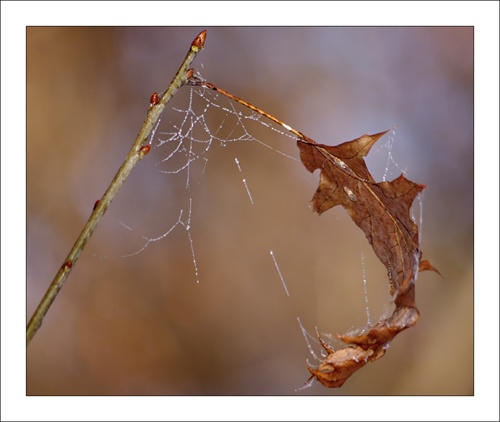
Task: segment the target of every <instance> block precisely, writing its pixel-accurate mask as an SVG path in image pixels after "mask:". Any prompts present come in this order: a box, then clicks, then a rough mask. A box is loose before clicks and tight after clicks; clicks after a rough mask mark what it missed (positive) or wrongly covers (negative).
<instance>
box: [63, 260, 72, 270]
mask: <svg viewBox="0 0 500 422" xmlns="http://www.w3.org/2000/svg"><path fill="white" fill-rule="evenodd" d="M72 266H73V261H66V262H65V263H64V269H65V270H69V269H70V268H71V267H72Z"/></svg>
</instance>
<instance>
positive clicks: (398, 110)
mask: <svg viewBox="0 0 500 422" xmlns="http://www.w3.org/2000/svg"><path fill="white" fill-rule="evenodd" d="M203 29H207V31H208V32H207V41H206V46H205V50H204V51H203V52H201V53H200V54H199V55H198V57H197V59H196V61H195V63H194V65H195V67H196V68H197V69H198V70H200V71H201V72H202V74H203V76H204V77H205V78H206V79H207V80H209V81H211V82H212V83H214V84H215V85H217V86H220V87H221V88H224V89H226V90H228V91H230V92H232V93H233V94H235V95H237V96H239V97H241V98H243V99H245V100H247V101H249V102H252V103H254V104H255V105H257V106H259V107H260V108H262V109H264V110H266V111H268V112H270V113H272V114H274V115H275V116H277V117H279V118H280V119H282V120H283V121H285V122H286V123H287V124H289V125H291V126H293V127H294V128H296V129H297V130H300V131H301V132H303V133H305V134H306V135H308V136H309V137H311V138H313V139H314V140H316V141H317V142H321V143H328V144H338V143H340V142H344V141H348V140H352V139H354V138H356V137H358V136H360V135H362V134H364V133H367V132H371V133H376V132H380V131H383V130H387V129H391V128H393V127H395V126H397V129H396V132H395V135H391V136H389V135H386V137H384V138H382V139H381V140H380V141H379V142H378V145H376V146H375V147H374V148H373V150H372V151H371V153H370V156H369V157H368V160H367V162H368V166H369V169H370V170H371V172H372V174H373V175H374V177H375V179H377V180H381V179H382V177H383V176H384V174H385V173H386V169H387V170H388V171H387V179H389V180H390V179H393V178H395V177H397V176H399V174H400V171H401V170H404V171H406V175H407V177H408V178H409V179H411V180H413V181H415V182H418V183H423V184H425V185H427V186H428V188H427V189H426V190H425V192H424V194H423V200H422V210H423V211H422V223H423V226H422V242H421V247H422V250H423V254H424V255H423V258H424V259H430V260H431V262H432V264H433V265H434V266H436V267H437V268H438V269H439V270H440V271H441V273H442V275H443V278H441V277H439V276H438V275H437V274H435V273H431V272H424V273H421V274H420V276H419V278H418V281H417V289H416V292H417V305H418V308H419V310H420V319H419V321H418V323H417V325H416V326H415V327H413V328H411V329H409V330H407V331H405V332H403V333H402V334H400V335H399V336H397V337H396V339H395V340H394V342H393V343H392V344H391V346H390V348H389V350H388V352H387V354H386V355H385V356H384V357H383V358H382V359H380V360H378V361H377V362H374V363H371V364H369V365H367V366H365V367H364V368H363V369H361V370H360V371H359V372H357V373H356V374H355V375H353V376H352V377H351V378H350V379H349V380H348V381H347V382H346V384H345V385H344V386H343V387H342V388H341V389H326V388H325V387H323V386H322V385H320V384H319V383H314V384H313V385H312V386H311V387H310V388H307V389H304V390H300V391H297V389H299V388H300V387H302V385H303V384H304V383H305V381H306V380H307V379H308V377H309V375H308V374H309V373H308V371H307V368H306V361H309V363H311V364H313V365H316V364H317V361H315V360H314V358H313V357H312V356H311V354H310V353H309V350H308V347H307V343H306V341H305V339H304V336H303V334H302V331H301V328H300V326H299V323H298V319H297V318H300V321H301V322H302V324H303V326H304V328H305V329H306V330H307V331H308V332H309V333H310V334H312V335H313V336H314V333H315V328H316V327H318V330H319V331H320V332H321V333H325V334H328V333H337V332H338V333H343V332H345V331H347V330H350V329H352V328H356V327H361V326H363V325H365V324H366V309H365V295H364V291H363V269H364V271H365V274H366V279H367V292H368V301H369V309H370V313H371V320H372V322H376V321H377V320H378V319H379V317H380V316H381V315H382V314H383V313H384V312H387V311H388V310H390V309H391V308H390V304H389V293H388V282H387V275H386V271H385V268H383V266H382V265H381V264H380V262H379V261H378V260H377V259H376V257H375V255H374V253H373V251H372V250H371V247H370V246H369V245H368V243H367V241H366V240H365V238H364V235H363V234H362V233H361V231H360V230H359V229H358V228H357V227H356V226H355V225H354V223H352V221H351V220H350V219H349V218H348V216H347V214H346V213H345V211H344V210H343V209H341V208H339V209H333V210H330V211H328V212H327V213H325V214H323V215H321V216H320V217H318V216H317V215H315V214H313V213H312V211H311V209H310V207H309V201H310V199H311V198H312V195H313V193H314V191H315V190H316V187H317V182H318V174H313V175H311V174H310V173H309V172H307V170H305V168H303V167H302V165H301V164H300V163H299V162H297V161H294V160H293V159H290V158H286V157H284V156H283V155H280V154H278V153H276V151H274V150H272V149H269V148H265V147H264V146H262V145H261V144H259V143H257V142H237V143H231V144H226V147H225V148H221V147H220V145H219V144H217V143H214V145H213V146H212V148H211V149H210V151H209V152H208V153H207V155H206V158H207V161H206V162H205V160H200V161H199V162H196V163H193V166H192V171H193V173H192V175H191V179H190V183H189V189H186V173H185V172H184V173H183V172H181V173H178V174H176V175H169V174H164V173H161V172H160V170H162V169H164V168H163V167H162V165H159V163H160V162H161V160H162V159H164V158H165V157H166V156H167V155H168V153H167V152H166V150H165V148H162V147H159V148H153V150H152V152H151V153H150V155H148V156H147V157H146V159H145V160H143V161H142V162H141V163H139V165H138V167H137V168H135V169H134V170H133V172H132V173H131V176H130V177H129V179H128V180H127V181H126V183H125V184H124V186H123V188H122V189H121V191H120V192H119V194H118V196H117V198H116V199H115V200H114V202H113V203H112V205H111V207H110V209H109V210H108V212H107V214H106V215H105V217H104V219H103V220H102V221H101V223H100V225H99V226H98V228H97V230H96V232H95V234H94V236H93V237H92V239H91V240H90V242H89V244H88V246H87V248H86V249H85V250H84V252H83V254H82V256H81V257H80V260H79V261H78V263H77V264H76V265H75V267H74V269H73V271H72V273H71V275H70V277H69V279H68V282H67V284H66V285H65V287H64V288H63V289H62V291H61V292H60V294H59V296H58V297H57V299H56V300H55V302H54V304H53V306H52V308H51V309H50V310H49V312H48V314H47V316H46V318H45V319H44V323H43V326H42V327H41V329H40V331H39V332H38V333H37V335H36V336H35V337H34V339H33V340H32V343H31V344H30V346H29V348H28V350H27V394H28V395H295V394H297V395H470V394H473V393H474V385H473V369H474V368H473V193H474V192H473V175H474V174H473V170H474V169H473V154H474V148H473V145H474V144H473V122H474V120H473V105H474V104H473V96H474V86H473V70H474V63H473V29H472V28H471V27H467V28H460V27H443V28H440V27H432V28H426V27H418V28H412V27H401V28H399V27H388V28H362V27H356V28H349V27H331V28H330V27H312V28H309V27H300V28H299V27H297V28H296V27H289V28H288V27H280V28H274V27H237V28H233V27H214V28H211V27H208V28H206V27H165V28H160V27H147V28H142V27H130V28H129V27H116V28H107V27H84V28H79V27H64V28H63V27H58V28H54V27H28V28H27V309H26V316H27V319H28V320H29V318H30V317H31V315H32V314H33V312H34V310H35V308H36V306H37V304H38V303H39V301H40V299H41V298H42V296H43V294H44V293H45V291H46V289H47V287H48V286H49V284H50V282H51V280H52V279H53V277H54V275H55V274H56V272H57V270H58V268H59V267H60V265H61V264H62V263H63V262H64V259H65V257H66V255H67V253H68V252H69V250H70V248H71V247H72V245H73V243H74V242H75V240H76V238H77V236H78V234H79V233H80V231H81V229H82V228H83V226H84V224H85V222H86V220H87V218H88V216H89V215H90V213H91V210H92V207H93V205H94V202H95V201H96V200H97V199H98V198H100V197H101V196H102V194H103V193H104V191H105V189H106V187H107V186H108V184H109V182H110V181H111V179H112V178H113V176H114V175H115V173H116V171H117V170H118V168H119V166H120V164H121V163H122V161H123V159H124V157H125V155H126V154H127V152H128V150H129V148H130V146H131V144H132V142H133V140H134V139H135V136H136V134H137V132H138V130H139V128H140V126H141V124H142V122H143V120H144V118H145V115H146V111H147V109H148V107H149V98H150V95H151V94H152V93H153V92H155V91H156V92H161V91H163V90H164V89H165V88H166V87H167V86H168V84H169V82H170V81H171V79H172V77H173V76H174V74H175V72H176V71H177V69H178V67H179V65H180V64H181V62H182V60H183V58H184V56H185V54H186V52H187V51H188V49H189V46H190V44H191V42H192V40H193V39H194V38H195V37H196V35H197V34H198V33H199V32H200V31H201V30H203ZM190 90H191V88H189V87H183V88H182V89H181V90H180V92H179V93H178V94H177V95H176V97H175V101H174V106H175V107H180V108H183V107H184V108H185V107H186V104H187V103H188V102H189V94H190ZM220 104H226V105H227V104H228V103H227V102H225V100H220ZM203 105H204V103H203V102H202V101H201V99H200V98H196V96H195V97H194V105H193V107H202V106H203ZM238 110H241V111H242V112H244V113H247V114H248V112H247V111H246V110H243V109H241V108H239V109H238ZM180 118H182V114H181V113H178V112H176V111H175V110H173V109H171V108H170V109H169V110H167V111H166V112H165V114H164V116H163V119H162V123H161V126H160V128H159V129H158V133H157V138H156V139H158V138H162V135H161V134H160V132H168V131H172V127H173V126H174V125H178V124H179V122H180V120H179V119H180ZM205 118H206V121H207V125H209V126H210V127H212V128H214V133H215V130H217V128H219V127H220V125H221V123H222V122H224V127H225V128H226V127H229V128H230V127H231V120H230V118H229V117H228V118H225V117H224V116H221V115H220V114H218V113H212V112H208V113H207V114H206V116H205ZM251 134H252V135H253V136H254V137H255V138H257V139H258V140H260V141H262V142H264V143H265V144H267V145H269V146H271V147H272V148H274V149H276V150H279V151H282V152H285V153H286V154H289V155H290V156H293V157H298V153H297V151H296V147H295V143H294V141H293V140H291V139H290V138H288V137H286V136H282V135H279V134H278V133H276V132H275V131H272V130H271V129H269V128H265V127H263V126H261V125H256V127H253V126H252V128H251ZM232 136H234V135H232ZM389 148H390V150H389ZM391 156H392V158H393V159H394V161H395V163H396V164H397V166H395V165H394V163H391V162H390V157H391ZM235 158H238V160H239V162H240V166H241V172H240V171H239V170H238V168H237V166H236V164H235ZM388 161H389V166H388V167H387V163H388ZM398 167H399V168H398ZM201 172H203V174H202V175H201V176H200V177H198V176H199V174H200V173H201ZM243 178H245V180H246V182H247V184H248V187H249V189H250V191H251V194H252V198H253V201H254V204H252V203H251V202H250V200H249V197H248V194H247V192H246V190H245V187H244V185H243V183H242V179H243ZM190 199H191V200H192V209H191V220H190V235H191V238H192V241H193V247H194V251H195V257H196V264H197V267H198V276H197V275H196V273H195V269H194V265H193V258H192V254H191V247H190V243H189V239H188V235H187V232H186V230H185V229H184V228H183V227H182V226H180V225H178V226H177V227H176V228H175V230H173V231H172V233H170V234H169V235H168V236H167V237H165V238H164V239H162V240H160V241H157V242H155V243H151V244H150V245H149V246H148V247H147V248H146V249H145V250H144V251H143V252H141V253H139V254H136V255H133V256H130V257H127V258H124V257H123V256H124V255H128V254H131V253H133V252H135V251H138V250H139V249H141V248H142V246H143V245H144V243H145V240H144V238H143V236H144V237H147V238H154V237H158V236H161V235H162V234H163V233H165V232H166V231H168V230H169V228H170V227H172V226H173V225H174V224H175V223H176V221H177V220H178V218H179V213H180V210H181V209H182V210H184V211H183V218H186V217H187V215H188V210H189V201H190ZM414 208H415V216H416V220H417V222H418V221H420V207H419V203H418V202H416V206H415V207H414ZM124 225H126V226H127V227H128V228H127V227H125V226H124ZM271 250H272V251H273V252H274V256H275V258H276V261H277V263H278V265H279V268H280V271H281V273H282V275H283V278H284V280H285V282H286V286H287V289H288V291H289V293H290V295H289V296H287V294H286V292H285V290H284V288H283V285H282V282H281V280H280V276H279V274H278V272H277V270H276V267H275V265H274V262H273V260H272V257H271V256H270V251H271ZM197 279H198V280H199V283H197ZM310 341H311V343H312V347H313V348H314V350H315V352H316V353H317V354H318V353H319V352H320V347H319V345H318V344H317V343H316V342H314V341H313V340H310ZM333 344H334V346H336V347H339V346H340V345H339V344H338V343H335V342H333Z"/></svg>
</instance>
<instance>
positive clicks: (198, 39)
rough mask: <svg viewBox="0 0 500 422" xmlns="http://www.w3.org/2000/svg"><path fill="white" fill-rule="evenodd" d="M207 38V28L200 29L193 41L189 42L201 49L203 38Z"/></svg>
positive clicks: (203, 44)
mask: <svg viewBox="0 0 500 422" xmlns="http://www.w3.org/2000/svg"><path fill="white" fill-rule="evenodd" d="M206 39H207V30H206V29H204V30H203V31H201V32H200V33H199V34H198V36H197V37H196V38H195V39H194V41H193V43H192V44H191V45H192V46H193V47H196V48H199V49H202V48H203V47H204V46H205V40H206Z"/></svg>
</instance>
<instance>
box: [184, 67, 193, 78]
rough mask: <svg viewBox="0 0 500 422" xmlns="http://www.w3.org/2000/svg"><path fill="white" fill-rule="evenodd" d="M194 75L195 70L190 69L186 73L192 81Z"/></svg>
mask: <svg viewBox="0 0 500 422" xmlns="http://www.w3.org/2000/svg"><path fill="white" fill-rule="evenodd" d="M193 75H194V69H193V68H191V69H188V71H187V72H186V79H191V78H192V77H193Z"/></svg>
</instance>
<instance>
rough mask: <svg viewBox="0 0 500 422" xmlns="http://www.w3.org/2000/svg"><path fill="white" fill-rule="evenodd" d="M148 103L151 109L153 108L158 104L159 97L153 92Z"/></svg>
mask: <svg viewBox="0 0 500 422" xmlns="http://www.w3.org/2000/svg"><path fill="white" fill-rule="evenodd" d="M149 102H150V103H151V107H153V106H155V105H156V104H158V103H159V102H160V97H159V96H158V94H157V93H156V92H154V93H153V95H151V98H150V99H149Z"/></svg>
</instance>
